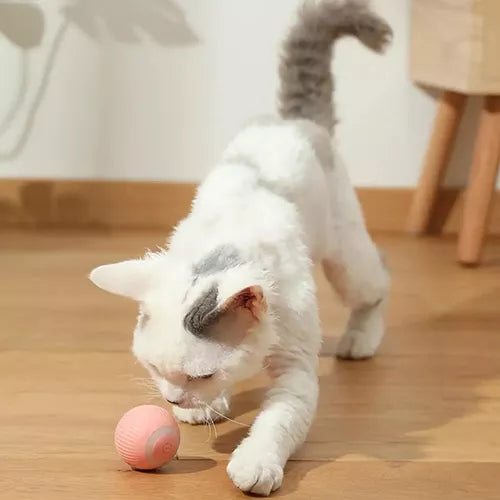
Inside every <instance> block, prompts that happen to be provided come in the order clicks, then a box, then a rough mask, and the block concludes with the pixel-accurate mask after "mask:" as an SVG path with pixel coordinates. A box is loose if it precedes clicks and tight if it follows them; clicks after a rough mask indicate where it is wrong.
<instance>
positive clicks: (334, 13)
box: [279, 0, 392, 131]
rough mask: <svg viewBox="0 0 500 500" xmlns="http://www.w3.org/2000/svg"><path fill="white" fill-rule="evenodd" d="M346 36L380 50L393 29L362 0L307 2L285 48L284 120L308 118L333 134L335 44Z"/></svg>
mask: <svg viewBox="0 0 500 500" xmlns="http://www.w3.org/2000/svg"><path fill="white" fill-rule="evenodd" d="M345 35H352V36H355V37H357V38H358V39H359V40H360V41H361V42H362V43H363V44H364V45H366V46H367V47H369V48H370V49H372V50H375V51H377V52H381V51H382V50H383V49H384V47H385V46H386V44H387V43H388V42H389V41H390V40H391V38H392V30H391V28H390V26H389V25H388V24H387V23H386V22H385V21H384V20H383V19H381V18H380V17H378V16H377V15H375V14H373V13H372V12H371V11H370V10H369V8H368V7H367V5H366V2H364V1H360V0H316V1H314V0H309V1H306V2H305V3H304V4H303V6H302V8H301V9H300V12H299V17H298V20H297V22H296V24H295V26H293V28H292V29H291V31H290V33H289V34H288V37H287V38H286V40H285V42H284V44H283V55H282V58H281V64H280V79H281V89H280V94H279V112H280V114H281V116H282V117H283V118H292V119H293V118H306V119H309V120H312V121H314V122H316V123H318V124H320V125H322V126H324V127H326V128H327V129H328V130H329V131H331V130H332V128H333V124H334V123H335V116H334V111H333V104H332V94H333V80H332V75H331V69H330V65H331V56H332V46H333V44H334V42H335V41H336V40H337V39H338V38H340V37H342V36H345Z"/></svg>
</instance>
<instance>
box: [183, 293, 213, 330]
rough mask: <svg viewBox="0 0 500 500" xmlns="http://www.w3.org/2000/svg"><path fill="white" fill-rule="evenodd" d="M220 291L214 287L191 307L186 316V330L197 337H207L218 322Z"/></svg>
mask: <svg viewBox="0 0 500 500" xmlns="http://www.w3.org/2000/svg"><path fill="white" fill-rule="evenodd" d="M218 295H219V291H218V290H217V286H216V285H212V286H211V288H209V289H208V290H207V291H206V292H205V293H203V294H202V295H201V296H200V297H199V298H198V299H197V300H196V301H195V303H194V304H193V305H192V306H191V309H190V310H189V311H188V312H187V314H186V316H184V328H185V329H186V330H188V331H190V332H191V333H192V334H193V335H196V336H197V337H203V336H205V335H207V333H208V330H209V328H210V327H211V326H212V325H213V324H214V323H215V322H216V321H217V318H218V316H219V308H218V307H217V297H218Z"/></svg>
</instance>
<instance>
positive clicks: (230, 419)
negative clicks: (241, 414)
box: [205, 403, 250, 427]
mask: <svg viewBox="0 0 500 500" xmlns="http://www.w3.org/2000/svg"><path fill="white" fill-rule="evenodd" d="M205 404H206V405H207V407H208V408H210V409H211V410H212V411H213V412H214V413H216V414H217V415H219V416H220V417H222V418H224V419H225V420H227V421H229V422H233V423H235V424H238V425H241V426H242V427H250V426H249V425H248V424H245V423H243V422H238V421H237V420H233V419H232V418H229V417H226V415H223V414H222V413H220V412H218V411H217V410H215V409H214V408H212V407H211V406H210V405H209V404H208V403H205Z"/></svg>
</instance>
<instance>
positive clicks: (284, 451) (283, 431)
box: [227, 359, 318, 496]
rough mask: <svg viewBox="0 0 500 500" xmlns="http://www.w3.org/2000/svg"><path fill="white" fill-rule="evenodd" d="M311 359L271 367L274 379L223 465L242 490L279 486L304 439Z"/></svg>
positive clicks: (310, 406)
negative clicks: (256, 413)
mask: <svg viewBox="0 0 500 500" xmlns="http://www.w3.org/2000/svg"><path fill="white" fill-rule="evenodd" d="M315 367H316V364H315V361H313V360H311V362H310V363H304V362H298V361H297V362H292V363H290V360H289V359H288V360H287V367H284V368H282V369H278V370H272V371H271V375H272V376H273V373H274V381H273V382H274V383H273V386H272V388H271V390H270V391H269V394H268V396H267V398H266V400H265V402H264V405H263V408H262V411H261V412H260V413H259V415H258V416H257V418H256V420H255V422H254V424H253V426H252V428H251V430H250V434H249V435H248V437H247V438H245V439H244V440H243V441H242V442H241V444H240V445H239V446H238V448H236V450H235V451H234V453H233V456H232V457H231V461H230V462H229V465H228V467H227V472H228V474H229V476H230V477H231V479H232V480H233V482H234V484H235V485H236V486H237V487H238V488H240V489H241V490H242V491H245V492H250V493H254V494H257V495H266V496H267V495H269V494H270V493H271V492H272V491H274V490H277V489H278V488H279V487H280V486H281V482H282V480H283V468H284V467H285V464H286V462H287V460H288V458H289V456H290V455H291V454H292V453H293V452H294V451H295V450H296V449H297V448H298V447H299V446H300V445H301V444H302V443H303V442H304V440H305V438H306V435H307V432H308V431H309V427H310V426H311V422H312V420H313V418H314V414H315V410H316V403H317V398H318V378H317V375H316V368H315Z"/></svg>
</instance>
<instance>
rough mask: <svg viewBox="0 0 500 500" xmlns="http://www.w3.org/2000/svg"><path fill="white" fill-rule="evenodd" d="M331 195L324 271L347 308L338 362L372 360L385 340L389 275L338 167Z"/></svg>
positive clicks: (330, 176)
mask: <svg viewBox="0 0 500 500" xmlns="http://www.w3.org/2000/svg"><path fill="white" fill-rule="evenodd" d="M327 176H328V182H329V191H330V214H329V215H330V218H329V223H328V245H327V251H326V252H325V256H324V258H323V269H324V271H325V275H326V277H327V278H328V280H329V282H330V283H331V284H332V286H333V288H334V289H335V290H336V291H337V292H338V294H339V295H340V297H341V298H342V300H343V301H344V303H345V304H346V305H347V306H348V307H350V308H351V314H350V317H349V321H348V323H347V326H346V329H345V331H344V333H343V335H342V337H341V338H340V340H339V342H338V345H337V356H338V357H339V358H344V359H364V358H369V357H371V356H373V355H374V354H375V352H376V351H377V348H378V347H379V345H380V342H381V340H382V337H383V335H384V314H383V313H384V305H385V299H386V296H387V293H388V290H389V273H388V270H387V268H386V265H385V263H384V259H383V258H382V256H381V254H380V253H379V251H378V249H377V247H376V246H375V244H374V243H373V241H372V239H371V238H370V235H369V234H368V232H367V230H366V226H365V222H364V218H363V215H362V212H361V207H360V205H359V202H358V199H357V197H356V193H355V192H354V189H353V187H352V185H351V183H350V180H349V178H348V175H347V172H346V171H345V168H344V166H343V165H342V164H341V163H340V162H339V161H337V162H336V164H335V166H334V167H333V169H332V170H331V171H330V172H328V173H327Z"/></svg>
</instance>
